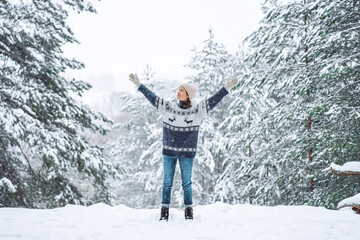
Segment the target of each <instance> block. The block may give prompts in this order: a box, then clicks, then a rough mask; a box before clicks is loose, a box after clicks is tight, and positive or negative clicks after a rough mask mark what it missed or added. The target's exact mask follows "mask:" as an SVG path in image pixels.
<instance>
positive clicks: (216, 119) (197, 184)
mask: <svg viewBox="0 0 360 240" xmlns="http://www.w3.org/2000/svg"><path fill="white" fill-rule="evenodd" d="M193 52H194V53H193V54H194V56H193V57H192V59H191V61H190V63H189V64H187V65H186V66H187V67H188V68H190V69H194V70H195V71H196V75H195V76H193V77H190V80H191V82H192V83H193V84H194V85H197V86H198V93H197V95H198V97H199V98H201V99H202V100H205V99H206V98H209V97H211V96H212V95H213V94H215V93H216V92H217V91H219V90H220V89H221V88H222V87H223V86H224V84H225V82H226V80H228V79H230V78H231V77H233V76H234V75H235V72H234V71H236V68H232V67H231V66H232V64H233V62H232V61H233V56H232V55H231V54H230V53H229V52H228V51H227V50H226V49H225V47H224V46H223V45H222V44H220V43H218V42H216V41H215V39H214V34H213V31H212V29H209V38H208V39H207V40H205V41H204V42H203V45H202V46H201V49H200V50H197V49H194V50H193ZM230 99H231V98H229V97H226V98H224V99H223V100H222V101H221V103H220V104H219V106H217V107H216V108H214V110H213V111H211V113H210V116H208V117H207V118H206V119H205V120H204V122H203V123H202V125H201V127H200V132H199V135H200V136H199V144H198V145H199V147H198V148H199V151H198V153H197V156H196V159H195V161H194V168H193V169H194V170H193V172H194V174H193V178H194V181H193V183H194V184H193V186H194V187H193V188H194V191H193V195H194V196H195V197H194V199H200V203H202V204H207V203H212V202H214V201H216V200H219V199H220V197H219V195H218V194H217V193H216V192H215V191H216V189H217V188H218V186H217V184H218V179H219V177H220V175H221V174H222V172H223V169H224V165H223V163H224V160H225V159H226V156H227V152H224V151H222V148H221V143H222V141H223V136H224V135H225V133H226V132H225V131H224V129H220V123H221V122H222V121H224V119H225V117H226V116H229V111H228V106H229V103H230V102H231V100H230ZM222 106H225V107H222ZM198 201H199V200H198Z"/></svg>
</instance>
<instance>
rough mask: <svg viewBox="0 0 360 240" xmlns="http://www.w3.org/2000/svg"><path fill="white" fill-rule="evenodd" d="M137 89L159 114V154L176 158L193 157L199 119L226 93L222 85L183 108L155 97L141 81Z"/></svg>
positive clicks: (195, 148) (199, 123)
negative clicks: (192, 104) (160, 150)
mask: <svg viewBox="0 0 360 240" xmlns="http://www.w3.org/2000/svg"><path fill="white" fill-rule="evenodd" d="M138 90H139V91H140V92H141V93H142V94H144V96H145V97H146V98H147V99H148V100H149V101H150V103H151V104H152V105H153V106H154V107H155V108H156V109H157V110H158V111H159V112H160V113H161V114H162V118H163V155H168V156H175V157H179V158H194V157H195V155H196V150H197V141H198V135H199V128H200V125H201V122H202V120H203V119H204V117H206V116H207V114H208V113H209V111H211V110H212V109H213V108H214V107H215V106H216V105H217V104H218V103H219V102H220V101H221V100H222V98H223V97H224V96H226V95H227V94H228V93H229V92H228V91H227V90H226V89H225V88H224V87H223V88H221V89H220V90H219V91H218V92H217V93H215V94H214V95H213V96H212V97H210V98H208V99H207V100H205V101H202V102H200V103H199V104H197V105H195V106H191V107H190V108H187V109H183V108H180V107H179V106H178V105H176V104H174V103H171V102H169V101H165V100H164V99H163V98H159V97H158V96H157V95H156V94H155V93H154V92H152V91H151V90H149V89H148V88H147V87H146V86H145V85H144V84H141V85H140V87H139V88H138Z"/></svg>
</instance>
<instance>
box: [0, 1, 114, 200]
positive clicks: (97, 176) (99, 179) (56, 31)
mask: <svg viewBox="0 0 360 240" xmlns="http://www.w3.org/2000/svg"><path fill="white" fill-rule="evenodd" d="M70 10H75V11H78V12H81V11H89V12H95V9H94V8H93V7H92V5H91V3H90V2H88V1H80V0H70V1H66V2H61V1H60V2H59V1H56V2H54V1H38V0H34V1H25V2H24V1H1V3H0V18H1V21H0V68H1V70H0V72H1V75H0V78H1V83H0V86H1V88H0V113H1V114H0V127H1V135H2V136H1V144H0V147H1V153H0V157H1V159H0V178H3V177H6V178H7V179H9V180H10V181H11V182H12V183H13V185H14V186H15V188H16V192H15V193H14V195H13V198H12V199H8V198H1V199H0V204H1V205H2V206H26V207H55V206H63V205H65V204H68V203H72V204H91V203H95V202H99V201H104V202H106V203H111V194H110V192H109V191H108V189H109V187H108V185H107V183H106V179H107V177H108V176H109V175H110V174H111V175H115V174H116V171H115V169H114V168H113V166H112V165H111V164H109V163H108V162H107V160H106V159H105V158H104V157H103V155H102V151H101V149H100V148H98V147H96V146H91V145H90V144H89V143H88V142H87V141H86V140H85V139H84V138H83V137H82V136H81V132H82V130H86V129H88V130H91V131H93V132H101V133H103V134H105V133H106V128H104V126H103V125H104V124H103V123H107V122H110V121H109V120H108V119H107V118H105V117H104V116H103V115H101V114H99V113H96V112H93V111H91V110H90V109H89V108H88V107H87V106H85V105H83V104H82V103H81V102H78V101H77V100H76V98H75V95H79V96H81V95H82V93H83V92H84V91H85V90H88V89H89V88H90V85H89V84H87V83H85V82H82V81H77V80H75V79H73V80H68V79H65V78H64V77H63V73H64V71H65V70H66V69H67V68H71V69H80V68H82V67H84V66H83V64H82V63H80V62H78V61H76V60H73V59H68V58H66V57H64V56H63V54H62V50H61V48H62V46H63V45H64V44H66V43H77V41H76V39H75V38H74V35H73V33H72V32H71V29H70V28H69V26H68V25H67V24H66V19H67V16H68V11H70Z"/></svg>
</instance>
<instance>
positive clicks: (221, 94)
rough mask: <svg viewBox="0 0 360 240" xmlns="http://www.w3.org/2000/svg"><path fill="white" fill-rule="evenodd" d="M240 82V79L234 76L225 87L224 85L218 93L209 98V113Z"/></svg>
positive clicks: (207, 105) (207, 101)
mask: <svg viewBox="0 0 360 240" xmlns="http://www.w3.org/2000/svg"><path fill="white" fill-rule="evenodd" d="M237 84H238V80H237V79H236V78H233V79H231V80H229V81H228V82H227V83H226V84H225V86H224V87H222V88H221V89H220V90H219V91H218V92H217V93H215V94H214V95H213V96H212V97H210V98H208V99H207V100H206V101H205V103H206V111H207V113H208V112H209V111H210V110H212V109H214V107H215V106H216V105H217V104H218V103H219V102H220V101H221V100H222V99H223V97H225V96H226V95H227V94H228V93H229V91H230V89H231V88H233V87H234V86H236V85H237Z"/></svg>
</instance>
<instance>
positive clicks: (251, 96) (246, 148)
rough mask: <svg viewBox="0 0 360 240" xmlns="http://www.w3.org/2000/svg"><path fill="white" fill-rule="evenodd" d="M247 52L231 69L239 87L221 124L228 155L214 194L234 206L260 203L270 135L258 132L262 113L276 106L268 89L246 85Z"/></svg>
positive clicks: (235, 59) (235, 61)
mask: <svg viewBox="0 0 360 240" xmlns="http://www.w3.org/2000/svg"><path fill="white" fill-rule="evenodd" d="M244 51H245V50H244V48H239V50H238V52H237V53H236V54H235V56H234V62H233V64H232V66H231V67H232V68H233V69H235V70H234V72H237V74H236V75H237V77H238V79H239V85H238V86H237V87H236V88H235V89H233V90H232V95H233V96H234V97H233V101H232V103H231V104H230V106H229V109H230V114H229V115H228V117H227V118H226V119H225V120H224V121H223V122H222V123H221V125H220V128H221V129H223V128H224V129H225V136H224V140H223V142H222V143H221V144H219V145H220V147H221V149H222V151H223V152H227V153H228V154H227V157H226V158H225V159H224V162H223V168H224V170H223V173H222V174H221V176H220V178H219V179H218V183H217V188H216V191H215V193H216V195H217V196H218V197H217V198H219V199H221V200H222V201H227V202H231V203H257V201H256V199H255V192H256V191H257V189H258V185H257V184H256V183H257V182H258V181H259V178H261V177H262V175H263V174H264V173H265V172H266V168H267V167H268V166H267V165H268V164H263V163H262V162H261V159H258V155H259V154H260V153H261V151H262V149H264V148H266V144H268V143H267V134H268V133H267V132H266V131H257V129H259V122H260V120H261V116H262V115H263V111H264V110H265V109H268V108H270V107H271V106H272V104H274V100H272V99H271V98H268V96H267V91H266V90H264V89H258V88H254V87H253V86H251V84H249V83H248V82H247V81H248V78H247V77H246V76H247V69H249V68H251V67H249V66H246V64H247V63H246V62H245V59H244V58H245V52H244ZM259 65H260V64H259Z"/></svg>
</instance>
